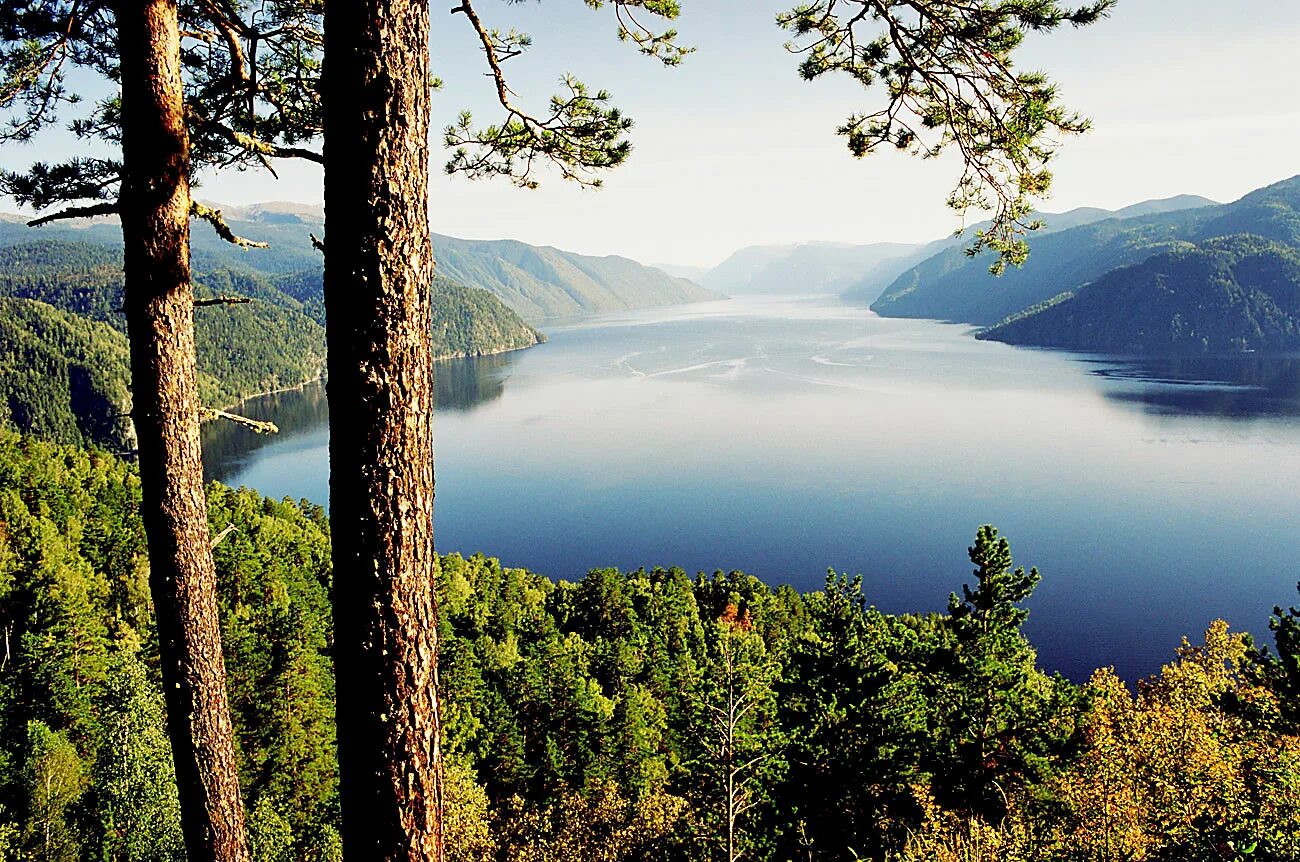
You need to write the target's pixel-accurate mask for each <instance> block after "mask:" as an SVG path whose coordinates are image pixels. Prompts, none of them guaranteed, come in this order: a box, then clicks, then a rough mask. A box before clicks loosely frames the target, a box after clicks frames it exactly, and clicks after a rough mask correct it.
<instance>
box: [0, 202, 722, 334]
mask: <svg viewBox="0 0 1300 862" xmlns="http://www.w3.org/2000/svg"><path fill="white" fill-rule="evenodd" d="M210 205H212V206H214V207H216V208H217V209H220V210H221V211H222V213H223V214H224V216H225V219H226V221H227V223H228V224H229V225H230V227H231V229H232V230H233V231H234V232H235V233H236V234H238V235H240V236H245V237H248V238H249V239H255V240H259V241H262V242H267V243H269V245H270V247H269V248H265V249H241V248H236V247H235V246H232V245H230V244H229V243H226V242H224V241H222V240H221V239H220V238H218V237H217V236H216V235H215V234H214V232H213V231H212V230H211V229H209V228H208V227H207V226H206V225H203V224H200V223H195V225H194V229H193V231H192V240H191V250H192V254H193V258H194V265H195V268H196V269H197V270H215V269H221V268H233V269H245V270H254V271H257V272H260V273H263V274H264V275H267V276H269V277H272V278H274V277H279V276H287V275H290V274H293V275H295V276H297V277H298V280H299V282H300V283H306V282H309V281H311V277H309V276H308V275H307V274H309V273H314V274H315V280H316V281H319V277H320V272H321V255H320V252H319V251H317V250H316V248H315V247H314V246H313V245H312V243H311V234H315V235H316V236H321V235H322V233H323V231H324V221H323V218H324V214H323V210H322V209H321V208H320V207H318V206H312V205H306V204H292V203H282V202H273V203H265V204H255V205H252V206H243V207H235V206H223V205H219V204H210ZM21 231H26V232H27V233H26V239H27V240H29V241H30V240H31V239H34V238H37V237H49V238H59V239H65V240H71V241H85V242H91V243H96V244H100V245H109V246H112V247H113V248H118V247H120V245H121V232H120V228H119V227H118V225H117V223H116V220H114V219H105V218H100V219H94V220H83V221H80V222H70V223H62V222H61V223H56V224H53V225H49V226H47V227H44V228H41V229H40V232H39V233H37V232H36V231H34V230H33V229H31V228H27V227H25V226H24V225H23V224H22V223H21V220H20V219H18V217H14V216H10V217H8V218H6V219H4V220H0V244H9V243H14V242H21V241H23V240H21V239H17V238H14V235H15V234H16V233H18V232H21ZM433 246H434V256H435V258H436V260H437V262H438V263H437V268H436V272H437V274H438V275H440V276H444V277H446V278H449V279H451V280H453V281H457V282H460V283H462V284H464V285H466V286H469V287H477V288H482V289H484V290H487V291H490V292H491V293H493V294H495V295H496V296H497V297H498V298H499V299H501V300H502V301H503V302H505V304H506V305H508V306H510V308H511V309H513V310H514V311H515V312H516V313H518V314H519V315H521V316H522V317H524V318H525V319H527V320H531V321H534V322H536V321H540V320H543V319H545V318H548V317H565V316H573V315H579V314H592V313H596V312H601V311H621V310H626V309H632V308H647V307H652V306H660V305H675V304H678V303H686V302H700V301H705V300H711V299H719V298H721V297H720V295H719V294H717V293H715V292H713V291H709V290H706V289H705V288H703V287H701V286H699V285H698V284H695V283H694V282H691V281H688V280H687V279H683V278H676V277H674V276H671V275H668V274H667V273H665V272H663V271H661V270H658V269H655V268H653V267H648V266H644V265H643V264H640V263H638V262H636V261H633V260H630V259H628V258H625V257H618V256H608V257H594V256H590V255H581V254H577V253H575V252H569V251H564V250H562V249H557V248H552V247H549V246H533V245H528V244H527V243H523V242H518V241H516V240H469V239H460V238H457V237H451V236H444V235H441V234H434V235H433Z"/></svg>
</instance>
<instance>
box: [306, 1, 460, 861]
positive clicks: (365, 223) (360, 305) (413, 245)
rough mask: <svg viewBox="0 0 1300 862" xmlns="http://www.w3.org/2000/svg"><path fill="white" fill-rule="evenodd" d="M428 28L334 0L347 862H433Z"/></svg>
mask: <svg viewBox="0 0 1300 862" xmlns="http://www.w3.org/2000/svg"><path fill="white" fill-rule="evenodd" d="M428 38H429V15H428V7H427V4H426V3H423V2H419V0H388V2H379V0H326V3H325V68H324V80H323V83H322V93H323V97H324V106H325V152H324V154H325V223H326V237H325V307H326V314H327V318H328V327H327V337H328V344H329V400H330V518H331V522H332V530H331V533H332V536H333V553H334V630H335V653H334V661H335V670H336V674H337V679H338V713H337V715H338V745H339V769H340V779H341V781H340V794H341V797H342V806H343V852H344V858H345V859H347V860H349V862H394V860H404V862H405V860H421V862H441V860H442V836H441V833H442V828H441V816H440V815H441V811H440V791H441V782H440V762H439V730H440V728H439V716H438V700H437V690H436V686H437V645H438V644H437V604H436V598H435V593H434V579H435V576H436V566H437V560H436V558H435V556H434V549H433V496H434V486H433V424H432V421H433V364H432V350H431V347H430V340H429V326H430V313H431V309H430V285H431V280H432V271H433V252H432V248H431V245H430V238H429V223H428V222H429V211H428V170H429V164H428V135H429V71H428V66H429V45H428Z"/></svg>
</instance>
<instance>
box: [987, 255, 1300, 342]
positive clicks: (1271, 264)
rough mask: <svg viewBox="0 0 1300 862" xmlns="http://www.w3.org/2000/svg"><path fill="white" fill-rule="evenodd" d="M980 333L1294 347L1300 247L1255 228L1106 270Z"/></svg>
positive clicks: (1009, 338)
mask: <svg viewBox="0 0 1300 862" xmlns="http://www.w3.org/2000/svg"><path fill="white" fill-rule="evenodd" d="M977 337H978V338H983V339H988V340H991V341H1004V342H1007V343H1008V344H1025V345H1034V346H1038V347H1059V348H1068V349H1073V350H1090V351H1098V352H1133V353H1142V352H1160V353H1170V352H1204V351H1219V352H1223V351H1241V350H1275V351H1286V350H1295V349H1296V348H1297V347H1300V251H1297V249H1295V248H1292V247H1290V246H1285V245H1281V244H1279V243H1275V242H1271V241H1268V240H1264V239H1261V238H1259V237H1256V236H1251V235H1249V234H1239V235H1235V236H1230V237H1224V238H1221V239H1215V240H1210V241H1208V242H1205V243H1202V244H1200V245H1190V244H1188V245H1186V246H1182V247H1178V248H1175V249H1173V250H1171V251H1167V252H1164V253H1162V254H1157V255H1155V256H1153V257H1151V258H1149V259H1147V260H1145V261H1143V262H1142V263H1139V264H1134V265H1133V266H1128V267H1122V268H1120V269H1117V270H1114V271H1112V272H1109V273H1107V274H1106V275H1104V276H1102V277H1101V278H1099V279H1097V280H1096V281H1095V282H1093V283H1091V284H1088V285H1085V286H1084V287H1082V288H1080V289H1079V290H1077V291H1074V292H1071V293H1065V294H1062V295H1061V296H1059V297H1055V298H1054V299H1051V300H1049V301H1048V302H1046V303H1044V304H1043V305H1040V306H1035V307H1033V308H1030V309H1028V310H1027V311H1024V312H1022V313H1020V314H1018V315H1015V316H1013V317H1010V318H1008V319H1007V320H1005V321H1003V322H1002V323H1000V324H998V325H997V326H994V327H991V328H989V329H986V330H984V331H982V332H980V333H979V334H978V335H977Z"/></svg>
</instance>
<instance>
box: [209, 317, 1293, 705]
mask: <svg viewBox="0 0 1300 862" xmlns="http://www.w3.org/2000/svg"><path fill="white" fill-rule="evenodd" d="M547 331H548V334H549V335H550V337H551V341H550V343H549V344H547V345H545V346H542V347H538V348H534V349H531V350H528V351H524V352H521V353H515V354H510V355H509V356H506V357H493V358H489V359H484V360H477V361H464V362H453V363H445V364H443V365H441V366H440V368H439V373H440V379H439V384H440V385H439V413H438V417H437V425H436V432H435V434H436V451H437V474H438V495H437V509H436V524H435V528H436V535H437V541H438V545H439V548H440V550H442V551H444V552H447V551H453V550H455V551H460V552H462V553H466V554H469V553H473V552H475V551H484V552H486V553H488V554H490V555H492V556H496V557H499V558H501V560H502V561H503V562H505V563H506V564H509V565H517V566H526V567H528V568H531V569H534V570H536V571H539V572H542V573H545V574H547V575H550V576H552V577H562V578H570V579H573V578H577V577H579V576H581V575H582V574H583V573H584V572H585V571H587V570H588V569H590V568H592V567H597V566H618V567H621V568H625V569H626V568H636V567H638V566H643V565H644V566H653V565H664V566H669V565H677V566H682V567H684V568H686V569H687V570H691V571H695V570H713V569H715V568H725V569H743V570H745V571H748V572H751V573H753V574H756V575H758V576H760V577H762V578H764V579H765V580H767V581H769V582H772V583H778V582H786V583H791V584H794V585H796V586H798V587H800V588H816V587H819V586H820V585H821V584H822V583H823V582H824V579H825V574H826V569H827V568H828V567H834V568H835V569H836V570H839V571H843V572H849V573H861V574H863V575H864V576H865V582H866V586H867V591H868V594H869V598H870V600H871V601H872V602H874V603H876V604H877V605H879V606H880V607H881V608H883V609H886V610H891V611H902V610H927V609H941V608H943V607H944V605H945V603H946V600H947V596H948V594H949V592H951V591H954V590H958V589H959V588H960V586H961V584H962V583H963V581H965V580H967V579H969V577H970V565H969V563H968V561H967V559H966V547H967V546H968V545H969V544H970V542H971V540H972V538H973V536H974V534H975V530H976V528H977V527H978V526H979V525H980V524H983V523H992V524H996V525H997V526H998V527H999V528H1000V529H1001V530H1002V532H1003V533H1004V534H1005V535H1007V536H1008V537H1009V538H1010V539H1011V542H1012V550H1013V552H1014V554H1015V556H1016V560H1017V562H1018V563H1024V564H1025V565H1026V566H1028V565H1036V566H1038V567H1039V569H1040V570H1041V571H1042V573H1043V582H1042V585H1041V587H1040V588H1039V590H1038V592H1037V593H1036V594H1035V595H1034V597H1033V599H1032V600H1031V603H1030V607H1031V614H1030V618H1029V623H1028V632H1029V634H1030V637H1031V638H1032V640H1033V641H1034V642H1035V644H1036V645H1037V646H1038V647H1039V654H1040V658H1041V660H1042V662H1043V663H1044V665H1046V666H1047V667H1049V668H1053V669H1059V670H1061V671H1063V672H1065V673H1066V674H1067V675H1069V676H1071V677H1074V678H1076V679H1078V678H1083V677H1086V675H1087V674H1088V673H1089V672H1090V671H1091V670H1092V669H1093V668H1094V667H1098V666H1102V665H1114V666H1116V667H1117V668H1118V669H1119V670H1120V672H1121V673H1122V674H1124V675H1126V676H1128V677H1130V678H1132V677H1135V676H1137V675H1139V674H1144V673H1147V672H1150V671H1152V670H1154V669H1155V668H1156V667H1157V666H1158V665H1159V664H1160V663H1161V662H1163V661H1165V660H1167V659H1168V658H1170V657H1171V656H1172V653H1173V650H1174V648H1175V647H1176V646H1177V645H1178V643H1179V639H1180V638H1181V637H1182V636H1183V635H1184V634H1188V635H1190V636H1192V637H1193V638H1195V637H1197V636H1199V634H1200V633H1202V632H1203V630H1204V628H1205V626H1206V624H1207V623H1209V622H1210V621H1211V620H1212V619H1214V618H1215V617H1224V618H1226V619H1227V620H1228V621H1229V622H1230V623H1232V624H1233V625H1234V626H1235V627H1241V628H1246V629H1249V630H1251V631H1254V632H1256V633H1257V634H1258V635H1262V636H1265V638H1266V636H1267V620H1268V616H1269V613H1270V611H1271V609H1272V607H1273V605H1275V604H1278V603H1288V604H1294V603H1295V601H1296V599H1297V594H1296V582H1297V580H1300V361H1298V360H1297V359H1296V358H1294V357H1290V358H1287V357H1283V358H1271V359H1266V358H1261V357H1254V356H1246V357H1235V358H1230V359H1219V360H1214V359H1209V360H1206V359H1198V360H1182V361H1170V362H1164V363H1145V364H1142V363H1126V362H1122V361H1118V360H1103V359H1098V358H1095V357H1081V356H1077V355H1075V356H1071V355H1066V354H1060V353H1051V352H1044V351H1034V350H1023V349H1017V348H1011V347H1007V346H1005V345H1000V344H990V343H984V342H979V341H975V340H974V339H973V338H972V337H971V336H970V330H969V329H968V328H967V327H962V326H953V325H947V324H940V323H933V322H928V321H907V320H888V319H881V318H878V317H876V316H875V315H873V314H872V313H871V312H869V311H867V310H865V309H862V308H857V307H851V306H844V305H841V304H839V303H838V302H837V301H836V300H833V299H829V298H798V299H794V298H776V299H758V298H746V299H743V300H730V301H726V302H717V303H708V304H700V305H691V306H684V307H677V308H671V309H658V310H651V311H644V312H633V313H626V314H617V315H610V316H603V317H599V318H595V319H590V320H585V321H581V322H577V323H570V324H566V325H560V326H555V327H551V328H548V330H547ZM246 412H248V413H250V414H252V415H254V416H257V417H259V418H270V419H274V420H275V421H277V422H278V423H280V424H281V426H282V428H283V429H284V433H283V434H282V435H281V436H280V437H278V438H270V439H269V441H268V438H259V437H257V436H255V435H253V434H251V433H249V432H245V431H243V430H242V429H238V428H233V427H230V426H213V427H212V428H210V429H209V435H208V440H207V452H208V459H209V462H210V463H209V466H210V470H211V472H212V474H213V475H214V476H215V477H217V478H220V479H221V480H222V481H225V482H228V483H230V484H234V485H248V486H251V487H254V488H257V489H258V490H259V491H262V492H264V493H266V494H268V495H271V496H274V497H281V496H288V497H293V498H300V497H307V498H310V499H312V500H316V501H319V502H325V501H326V499H327V496H328V478H327V468H328V453H327V442H328V435H327V430H326V420H327V414H326V405H325V400H324V397H323V393H322V391H321V389H320V388H319V387H312V388H309V389H308V390H306V391H305V392H302V393H291V394H286V395H280V396H273V397H269V398H264V399H259V400H257V401H255V402H250V404H249V405H247V408H246Z"/></svg>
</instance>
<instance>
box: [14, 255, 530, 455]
mask: <svg viewBox="0 0 1300 862" xmlns="http://www.w3.org/2000/svg"><path fill="white" fill-rule="evenodd" d="M23 230H26V229H23ZM20 236H21V234H20ZM196 293H197V295H198V297H199V298H200V299H204V298H211V297H242V298H248V299H251V300H253V301H252V302H249V303H241V304H237V305H214V306H207V307H201V308H198V309H197V310H196V312H195V314H196V316H197V318H198V320H197V323H198V325H197V328H196V342H197V344H196V348H197V355H198V367H199V389H200V393H201V395H202V397H203V399H204V401H205V403H206V404H208V405H210V406H214V407H229V406H230V405H233V404H235V403H237V402H239V401H240V400H242V399H244V398H246V397H248V396H250V395H254V394H257V393H261V392H267V391H273V390H276V389H282V388H286V387H290V386H296V385H298V384H300V383H303V382H305V381H308V380H313V379H316V378H318V377H320V376H321V373H322V372H323V370H324V366H325V331H324V306H323V303H322V301H321V279H320V273H319V271H318V270H317V271H314V272H312V271H308V272H303V273H296V274H290V275H281V276H279V277H278V278H276V280H275V282H274V283H273V282H272V280H271V279H270V278H269V277H268V276H266V275H263V274H261V273H258V272H254V271H252V270H249V269H232V268H228V267H227V268H220V269H214V270H212V271H209V272H205V273H202V274H200V275H199V276H198V285H197V290H196ZM121 303H122V269H121V259H120V255H119V254H118V253H117V252H116V251H114V250H113V249H112V248H111V247H104V246H102V245H98V244H94V243H89V242H84V241H78V242H72V241H68V240H65V239H61V238H60V239H49V240H41V241H37V242H22V243H18V244H15V245H11V246H3V247H0V334H2V335H3V336H4V337H3V339H0V371H2V372H3V373H0V422H7V423H8V424H10V425H11V426H13V427H15V428H17V429H18V430H21V431H27V432H32V433H35V434H39V435H41V436H45V437H48V438H50V439H54V440H60V441H63V442H68V443H76V444H83V445H85V444H96V445H103V446H109V447H112V448H114V449H118V450H129V449H131V448H132V445H133V442H134V441H133V435H132V433H131V426H130V423H129V420H128V419H127V414H128V412H129V406H130V397H129V385H128V381H129V379H130V370H129V367H130V357H129V352H128V348H127V344H126V336H125V327H126V325H125V319H124V317H123V315H122V314H120V313H119V311H118V309H119V308H120V307H121ZM432 337H433V350H434V352H435V355H437V356H439V357H452V356H480V355H485V354H491V353H499V352H502V351H505V350H514V349H518V348H521V347H529V346H532V345H534V344H537V343H540V342H541V341H543V340H544V337H543V336H542V335H541V334H540V333H539V332H537V331H536V330H535V329H533V328H532V327H530V326H528V325H527V324H526V323H524V322H523V321H522V320H520V319H519V317H518V316H517V315H515V314H514V312H512V311H510V309H508V308H506V307H505V305H503V304H502V303H501V302H500V301H499V300H498V299H496V298H495V297H494V296H492V295H491V294H489V293H488V292H487V291H483V290H478V289H476V288H469V287H464V286H462V285H460V284H457V283H455V282H452V281H451V280H449V279H445V278H438V279H436V280H435V283H434V294H433V332H432Z"/></svg>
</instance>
